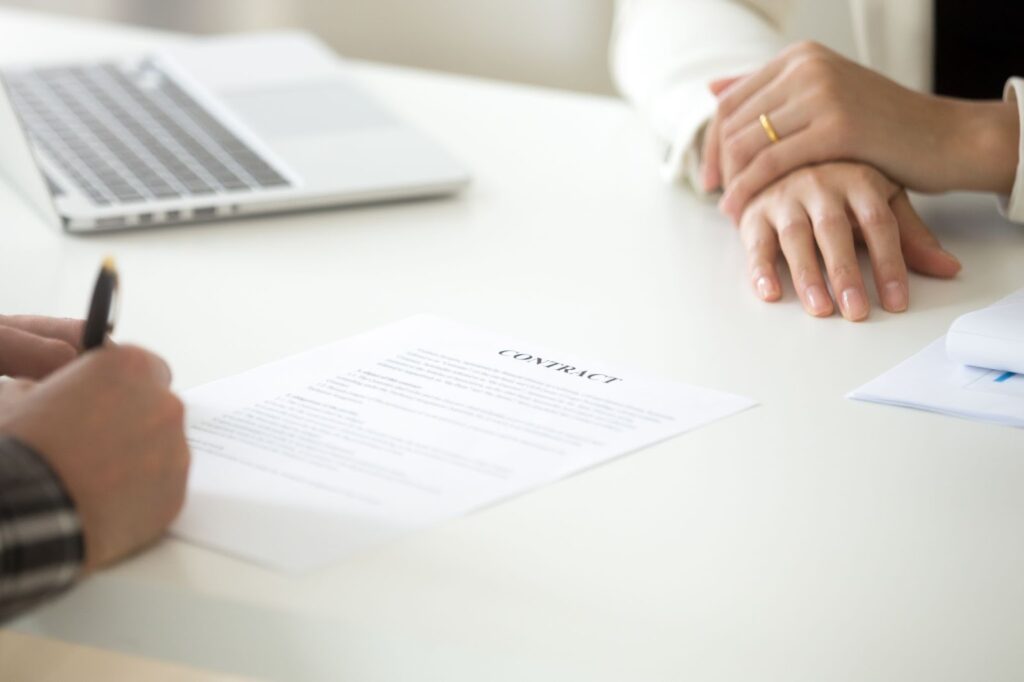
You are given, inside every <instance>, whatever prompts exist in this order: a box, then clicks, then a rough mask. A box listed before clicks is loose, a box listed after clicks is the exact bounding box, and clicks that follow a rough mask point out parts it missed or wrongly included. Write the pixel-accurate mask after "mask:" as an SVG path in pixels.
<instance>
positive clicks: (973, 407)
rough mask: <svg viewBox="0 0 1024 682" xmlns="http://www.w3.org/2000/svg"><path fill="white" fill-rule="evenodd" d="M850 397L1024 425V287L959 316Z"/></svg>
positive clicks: (981, 419) (980, 419) (999, 422)
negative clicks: (941, 332) (938, 335)
mask: <svg viewBox="0 0 1024 682" xmlns="http://www.w3.org/2000/svg"><path fill="white" fill-rule="evenodd" d="M849 397H850V398H854V399H856V400H867V401H871V402H877V403H885V404H888V405H898V406H901V407H912V408H916V409H921V410H929V411H931V412H939V413H942V414H949V415H954V416H957V417H965V418H968V419H975V420H979V421H987V422H994V423H996V424H1005V425H1009V426H1016V427H1024V289H1022V290H1020V291H1018V292H1017V293H1015V294H1013V295H1012V296H1009V297H1007V298H1005V299H1003V300H1002V301H999V302H998V303H996V304H994V305H992V306H989V307H988V308H984V309H982V310H979V311H976V312H973V313H968V314H967V315H964V316H962V317H960V318H959V319H957V320H956V322H954V323H953V325H952V327H950V331H949V333H948V334H947V335H946V336H945V337H943V338H941V339H938V340H937V341H935V342H933V343H932V344H931V345H929V346H928V347H927V348H925V349H924V350H923V351H921V352H920V353H918V354H917V355H915V356H913V357H911V358H910V359H908V360H906V361H904V362H903V363H901V364H900V365H898V366H896V367H895V368H893V369H892V370H890V371H888V372H886V373H885V374H883V375H882V376H880V377H878V378H877V379H875V380H874V381H871V382H870V383H868V384H866V385H864V386H861V387H860V388H858V389H857V390H855V391H853V392H852V393H850V395H849Z"/></svg>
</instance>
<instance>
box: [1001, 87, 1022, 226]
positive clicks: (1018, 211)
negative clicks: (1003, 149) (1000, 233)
mask: <svg viewBox="0 0 1024 682" xmlns="http://www.w3.org/2000/svg"><path fill="white" fill-rule="evenodd" d="M1003 99H1004V100H1006V101H1007V102H1015V103H1016V104H1017V115H1018V117H1019V119H1020V128H1019V130H1020V133H1019V134H1018V138H1019V139H1018V140H1017V175H1016V177H1015V178H1014V180H1013V190H1012V191H1011V192H1010V196H1008V197H999V207H1000V209H1001V210H1002V212H1003V215H1005V216H1006V217H1007V218H1009V219H1010V220H1012V221H1013V222H1015V223H1024V78H1016V77H1015V78H1011V79H1010V80H1008V81H1006V87H1005V88H1004V89H1003Z"/></svg>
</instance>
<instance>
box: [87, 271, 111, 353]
mask: <svg viewBox="0 0 1024 682" xmlns="http://www.w3.org/2000/svg"><path fill="white" fill-rule="evenodd" d="M116 296H117V268H116V267H115V266H114V259H113V258H110V257H109V256H108V257H107V258H104V259H103V265H102V266H101V267H100V274H99V277H97V278H96V287H95V288H94V289H93V290H92V302H90V303H89V316H88V317H87V318H86V320H85V333H84V334H83V335H82V350H83V351H86V350H92V349H93V348H99V347H100V346H102V345H103V341H104V340H105V339H106V338H107V335H108V334H111V333H113V331H114V317H115V315H116V314H117V301H116Z"/></svg>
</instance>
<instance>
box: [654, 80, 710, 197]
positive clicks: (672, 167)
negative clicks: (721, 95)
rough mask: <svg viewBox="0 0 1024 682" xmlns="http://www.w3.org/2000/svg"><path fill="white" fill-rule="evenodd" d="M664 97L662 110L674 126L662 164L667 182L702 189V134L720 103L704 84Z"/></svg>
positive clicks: (678, 90) (699, 190) (697, 189)
mask: <svg viewBox="0 0 1024 682" xmlns="http://www.w3.org/2000/svg"><path fill="white" fill-rule="evenodd" d="M665 100H666V101H664V102H662V103H661V107H660V108H661V109H662V111H661V112H659V113H660V114H661V115H664V116H672V118H673V119H674V120H673V123H674V125H671V128H670V129H671V130H672V131H673V132H672V136H671V138H670V139H669V141H668V142H669V146H668V149H667V150H666V153H665V161H664V163H663V164H662V176H663V177H664V178H665V180H666V181H668V182H679V181H681V180H685V181H688V182H689V183H690V184H691V185H692V186H693V188H694V189H695V190H696V191H698V192H703V191H704V188H703V187H702V185H701V182H700V161H701V152H702V150H701V148H700V147H701V141H702V138H703V134H702V133H703V131H704V127H705V126H706V125H707V123H708V120H709V119H710V118H711V116H712V115H713V114H714V113H715V109H716V108H717V106H718V102H717V100H716V99H715V97H714V95H712V94H711V92H710V91H709V90H708V88H707V86H706V85H705V84H703V83H700V84H698V85H697V86H696V87H693V86H688V87H680V88H676V89H675V91H674V92H673V93H672V94H671V95H670V96H668V97H666V98H665ZM666 127H668V126H666Z"/></svg>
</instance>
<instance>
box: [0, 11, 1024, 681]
mask: <svg viewBox="0 0 1024 682" xmlns="http://www.w3.org/2000/svg"><path fill="white" fill-rule="evenodd" d="M0 19H2V21H0V36H2V40H0V59H2V60H4V61H6V62H11V61H24V60H29V59H34V58H42V57H47V58H49V57H51V56H54V53H55V51H59V52H60V53H61V55H63V56H71V55H97V54H101V53H110V52H111V51H114V50H117V51H124V50H126V49H136V48H140V47H145V46H148V45H150V44H152V41H155V40H160V39H167V38H166V37H160V36H156V35H154V34H148V33H143V32H136V31H132V30H128V29H124V28H115V27H112V26H100V25H86V24H80V23H77V22H69V21H63V20H59V21H55V20H49V19H43V18H40V17H38V16H36V15H28V14H23V13H8V12H3V13H2V14H0ZM354 69H355V71H356V75H357V76H358V77H359V78H360V79H361V80H362V81H364V82H365V83H366V85H367V86H368V87H370V88H371V89H372V90H374V91H375V92H376V93H377V94H378V95H379V96H380V97H381V98H383V99H384V100H386V101H387V102H388V103H389V104H390V105H391V106H392V107H394V108H395V109H397V110H399V111H400V112H402V113H403V114H404V115H405V116H406V117H407V118H408V119H410V120H411V121H413V122H414V123H415V124H416V125H418V126H420V127H421V128H423V129H425V130H427V131H428V132H429V133H431V134H432V135H434V136H436V137H437V138H439V139H440V140H441V141H442V142H443V143H444V144H446V145H447V146H448V147H449V148H450V149H451V150H452V151H453V152H455V153H457V154H458V155H459V156H460V157H461V158H462V159H464V161H465V162H466V163H467V164H468V165H469V166H470V167H471V168H472V169H473V172H474V174H475V182H474V184H473V185H472V186H471V187H470V188H469V190H468V191H467V192H466V193H465V194H464V195H462V196H460V197H458V198H455V199H449V200H438V201H429V202H420V203H403V204H395V205H389V206H378V207H365V208H356V209H348V210H341V211H332V212H318V213H306V214H301V215H292V216H285V217H274V218H265V219H259V220H249V221H245V222H233V223H226V224H210V225H202V226H192V227H185V228H175V229H162V230H153V231H148V232H134V233H126V234H119V235H111V236H103V237H94V238H72V237H68V236H64V235H61V234H57V233H55V232H53V231H51V230H50V229H48V228H47V227H46V226H44V225H42V224H41V223H40V222H39V221H38V220H37V219H36V218H35V216H34V214H33V213H32V212H31V211H30V210H29V209H28V208H27V207H25V206H24V205H23V204H22V203H21V202H20V201H19V199H18V198H17V197H16V196H14V195H13V194H11V193H10V192H9V191H7V190H6V189H5V188H0V208H2V211H3V215H4V229H3V231H4V240H3V241H4V248H3V249H0V281H2V285H0V310H4V311H7V312H39V313H46V314H53V315H76V316H77V315H81V314H82V312H83V310H84V305H85V293H86V290H87V287H88V285H89V283H90V282H91V279H92V277H93V275H94V272H95V268H96V264H97V262H98V261H99V259H100V257H101V256H102V255H103V254H106V253H114V254H116V255H117V257H118V260H119V263H120V265H121V269H122V276H123V280H124V283H125V294H126V298H125V301H124V308H123V314H122V320H123V324H122V327H121V330H120V334H119V336H120V338H121V339H123V340H131V341H137V342H140V343H143V344H146V345H149V346H151V347H153V348H155V349H156V350H158V351H159V352H161V353H163V354H164V355H166V357H167V358H168V359H169V360H170V362H171V364H172V365H173V366H174V369H175V372H176V385H177V386H178V387H179V388H187V387H189V386H193V385H196V384H198V383H201V382H204V381H207V380H210V379H214V378H217V377H222V376H227V375H230V374H233V373H235V372H238V371H240V370H243V369H246V368H248V367H251V366H253V365H256V364H259V363H263V362H266V361H269V360H273V359H275V358H279V357H282V356H284V355H286V354H289V353H293V352H296V351H301V350H303V349H307V348H309V347H312V346H316V345H318V344H322V343H325V342H328V341H332V340H335V339H339V338H342V337H345V336H348V335H350V334H353V333H356V332H359V331H362V330H366V329H369V328H372V327H375V326H377V325H380V324H383V323H386V322H389V321H392V320H396V319H400V318H403V317H406V316H408V315H411V314H414V313H418V312H434V313H438V314H442V315H445V316H450V317H452V318H454V319H457V320H463V321H466V322H470V323H475V324H478V325H481V326H483V327H486V328H491V329H495V330H499V331H506V332H509V333H513V334H515V335H516V336H519V337H525V338H534V339H537V340H538V341H539V342H543V343H544V344H546V345H550V346H552V347H555V348H572V349H574V350H577V351H578V352H581V353H583V352H585V353H586V354H587V355H588V356H592V357H605V358H609V359H613V360H616V361H622V362H625V363H628V364H631V365H634V366H637V367H641V368H645V369H647V370H650V371H652V372H655V373H657V374H661V375H665V376H668V377H672V378H675V379H679V380H682V381H687V382H691V383H694V384H698V385H703V386H708V387H714V388H719V389H723V390H728V391H732V392H735V393H739V394H743V395H749V396H752V397H754V398H756V399H757V400H759V401H760V402H761V403H762V405H761V406H760V407H759V408H757V409H754V410H750V411H748V412H746V413H743V414H741V415H739V416H737V417H734V418H730V419H728V420H726V421H723V422H720V423H717V424H714V425H712V426H710V427H707V428H703V429H700V430H699V431H697V432H695V433H691V434H687V435H684V436H682V437H680V438H676V439H673V440H671V441H669V442H666V443H662V444H660V445H657V446H655V447H651V448H648V449H646V450H644V451H642V452H640V453H637V454H634V455H631V456H629V457H625V458H623V459H620V460H617V461H615V462H613V463H611V464H609V465H607V466H603V467H600V468H598V469H596V470H593V471H590V472H588V473H585V474H583V475H580V476H576V477H574V478H571V479H569V480H566V481H564V482H561V483H558V484H556V485H552V486H549V487H547V488H545V489H543V490H540V491H537V492H534V493H531V494H528V495H525V496H522V497H520V498H517V499H515V500H513V501H511V502H509V503H506V504H501V505H499V506H496V507H493V508H490V509H487V510H486V511H483V512H480V513H476V514H472V515H470V516H468V517H465V518H462V519H459V520H457V521H453V522H451V523H447V524H444V525H443V526H441V527H438V528H434V529H432V530H429V531H426V532H422V533H418V534H416V535H413V536H411V537H408V538H406V539H404V540H402V541H401V542H398V543H395V544H393V545H391V546H388V547H385V548H382V549H378V550H375V551H372V552H367V553H365V554H363V555H360V556H358V557H356V558H354V559H352V560H349V561H345V562H343V563H339V564H338V565H336V566H333V567H331V568H329V569H326V570H323V571H320V572H317V573H314V574H312V575H309V576H305V577H302V578H291V577H286V576H282V575H278V574H275V573H272V572H268V571H266V570H263V569H260V568H258V567H256V566H252V565H248V564H245V563H242V562H239V561H236V560H233V559H230V558H228V557H225V556H221V555H219V554H216V553H214V552H211V551H207V550H204V549H201V548H198V547H194V546H191V545H188V544H185V543H183V542H180V541H176V540H167V541H165V542H163V543H162V544H161V545H160V546H158V547H157V548H155V549H154V550H153V551H150V552H148V553H146V554H144V555H142V556H140V557H138V558H137V559H134V560H132V561H129V562H127V563H125V564H123V565H121V566H119V567H117V568H115V569H113V570H111V571H109V572H107V573H105V574H102V575H100V576H98V577H95V578H93V579H90V580H89V581H87V582H86V583H84V584H82V585H80V586H79V587H78V588H77V589H75V590H73V591H72V592H71V593H69V594H68V595H66V596H65V597H62V598H61V599H59V600H57V601H56V602H53V603H51V604H50V605H48V606H45V607H44V608H41V609H40V610H38V611H37V612H35V613H34V614H33V615H31V616H28V617H26V618H23V619H22V620H21V621H19V622H17V623H16V624H15V627H16V628H17V629H19V630H21V631H23V632H28V633H33V634H36V635H44V636H47V637H52V638H55V639H63V640H69V641H74V642H78V643H80V644H85V645H91V646H95V647H100V648H106V649H111V650H116V651H120V652H123V653H128V654H133V655H142V656H146V657H151V658H155V659H162V660H164V661H168V662H173V663H175V664H182V665H187V666H192V667H198V668H203V669H207V670H211V671H217V672H222V673H229V674H240V675H249V676H257V677H268V678H272V679H280V680H288V681H298V680H361V681H362V680H411V679H426V680H446V681H453V680H472V681H474V682H477V681H479V680H532V681H537V680H559V681H564V680H588V681H596V680H614V681H616V682H621V681H622V680H666V681H668V680H672V681H676V680H681V679H687V680H744V681H746V680H755V679H756V680H786V681H787V682H792V681H794V680H815V681H818V680H830V681H832V682H835V681H838V680H851V681H852V680H857V681H858V682H861V681H863V680H874V681H878V680H900V681H901V682H903V681H905V680H930V681H931V682H935V681H937V680H982V679H984V680H989V681H994V680H1019V679H1021V677H1022V676H1024V647H1021V642H1024V577H1022V576H1024V494H1022V490H1024V438H1022V434H1021V432H1020V431H1019V430H1013V429H1009V428H1004V427H996V426H989V425H983V424H977V423H972V422H968V421H960V420H956V419H952V418H946V417H939V416H934V415H930V414H924V413H919V412H913V411H907V410H901V409H895V408H889V407H882V406H877V405H869V404H863V403H856V402H852V401H848V400H846V399H844V397H843V396H844V394H845V393H846V392H847V391H849V390H850V389H852V388H854V387H857V386H859V385H860V384H862V383H864V382H866V381H867V380H869V379H871V378H873V377H875V376H877V375H878V374H880V373H881V372H883V371H885V370H886V369H888V368H890V367H891V366H893V365H894V364H896V363H897V362H899V361H901V360H903V359H904V358H906V357H907V356H909V355H911V354H912V353H914V352H915V351H917V350H919V349H920V348H922V347H923V346H924V345H925V344H927V343H928V342H929V341H931V340H933V339H935V338H936V337H938V336H940V335H941V334H942V333H943V332H944V330H945V329H946V328H947V326H948V325H949V323H950V321H951V320H952V319H953V318H954V317H955V316H956V315H958V314H960V313H962V312H964V311H967V310H970V309H973V308H978V307H981V306H983V305H985V304H987V303H989V302H991V301H993V300H995V299H997V298H998V297H1000V296H1003V295H1004V294H1006V293H1008V292H1010V291H1013V290H1014V289H1016V288H1018V287H1020V286H1021V285H1022V284H1024V230H1022V229H1020V228H1017V227H1014V226H1011V225H1008V224H1007V223H1006V222H1005V221H1003V220H1002V219H1001V218H999V216H998V215H997V212H996V209H995V206H994V203H993V202H992V201H991V199H987V198H977V197H964V196H960V197H951V198H945V199H942V200H935V201H929V202H926V203H924V204H923V206H924V209H923V210H924V212H925V215H926V216H927V218H928V219H929V220H930V222H931V224H932V225H933V226H934V227H935V229H936V230H937V231H938V232H939V233H940V234H941V237H942V239H943V240H944V242H945V244H946V245H947V246H948V247H949V248H950V249H951V250H952V251H953V252H955V253H957V254H958V255H959V256H960V258H961V259H962V260H963V263H964V271H963V273H962V275H961V276H960V277H959V278H958V280H957V281H954V282H940V281H931V280H926V279H923V278H920V277H914V278H913V280H912V296H913V304H912V305H913V307H912V311H911V312H909V313H907V314H904V315H888V314H885V313H882V312H877V311H876V312H875V313H873V315H872V317H871V319H870V320H869V321H868V322H866V323H864V324H850V323H846V322H844V321H842V320H840V319H838V318H833V319H830V320H824V321H822V320H815V319H811V318H809V317H808V316H806V315H805V314H804V313H803V312H802V311H801V309H800V307H799V306H798V304H797V303H796V301H795V300H794V298H793V295H792V292H787V297H786V300H785V301H784V302H782V303H780V304H776V305H765V304H763V303H760V302H758V301H757V300H756V299H755V298H754V296H753V295H752V294H751V293H750V291H749V287H748V285H747V282H746V277H745V274H744V267H743V261H744V257H743V254H742V251H741V249H740V246H739V244H738V242H737V239H736V236H735V234H734V232H733V230H732V229H731V228H730V227H729V226H728V225H727V223H726V222H725V221H724V219H722V218H721V217H720V216H719V215H718V214H717V213H716V211H715V209H714V207H713V206H711V205H709V204H707V203H705V202H702V201H700V200H698V199H697V198H695V197H693V196H691V195H690V194H689V193H687V192H685V191H683V190H681V189H679V188H673V187H667V186H665V185H663V184H662V183H661V182H660V181H659V178H658V175H657V163H656V158H655V157H656V154H655V153H654V149H653V147H652V145H651V143H650V140H649V139H648V136H647V134H646V133H645V131H644V130H643V128H642V126H641V125H640V124H639V122H638V121H637V120H636V119H635V118H634V116H633V115H632V114H631V113H630V111H629V110H628V109H627V108H626V107H625V106H624V105H623V104H622V103H620V102H618V101H615V100H612V99H603V98H597V97H590V96H581V95H573V94H567V93H560V92H555V91H546V90H540V89H533V88H527V87H521V86H511V85H500V84H495V83H490V82H483V81H474V80H469V79H464V78H455V77H450V76H441V75H436V74H427V73H419V72H413V71H408V70H399V69H393V68H384V67H380V66H372V65H363V64H359V65H354ZM269 281H272V282H273V286H265V284H266V283H267V282H269Z"/></svg>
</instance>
